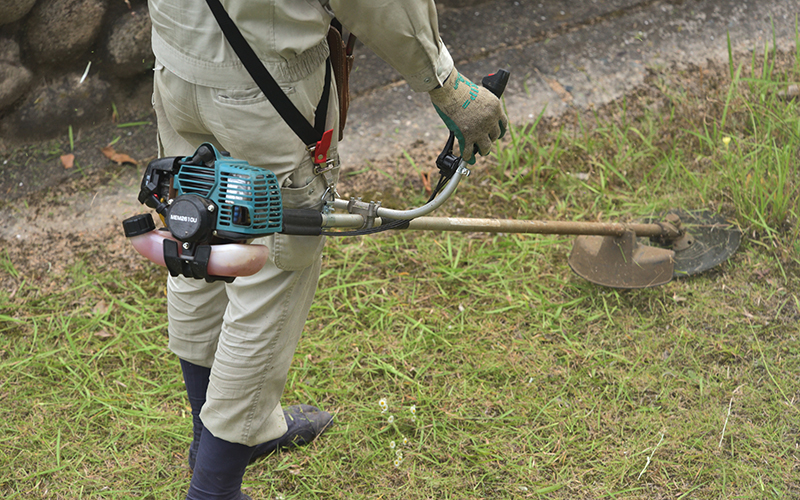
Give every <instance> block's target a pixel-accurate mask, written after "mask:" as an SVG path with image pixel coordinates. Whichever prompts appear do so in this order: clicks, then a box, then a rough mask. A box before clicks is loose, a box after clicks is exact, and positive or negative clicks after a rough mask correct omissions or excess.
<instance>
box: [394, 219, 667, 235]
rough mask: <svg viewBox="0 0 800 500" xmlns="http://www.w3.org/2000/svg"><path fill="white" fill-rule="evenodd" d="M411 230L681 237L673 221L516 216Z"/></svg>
mask: <svg viewBox="0 0 800 500" xmlns="http://www.w3.org/2000/svg"><path fill="white" fill-rule="evenodd" d="M408 229H418V230H425V231H460V232H484V233H535V234H572V235H595V236H621V235H622V234H623V233H624V232H625V231H626V230H628V231H633V232H634V233H636V235H637V236H666V237H678V236H679V235H680V232H679V231H678V230H677V229H676V228H675V227H674V226H673V225H672V224H620V223H606V222H571V221H535V220H514V219H470V218H461V217H419V218H417V219H414V220H412V221H411V222H410V223H409V225H408Z"/></svg>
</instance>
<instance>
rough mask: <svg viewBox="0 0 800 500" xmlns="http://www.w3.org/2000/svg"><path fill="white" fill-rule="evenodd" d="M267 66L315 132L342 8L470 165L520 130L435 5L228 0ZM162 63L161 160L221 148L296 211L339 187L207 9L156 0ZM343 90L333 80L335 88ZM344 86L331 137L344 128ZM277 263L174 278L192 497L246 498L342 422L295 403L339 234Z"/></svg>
mask: <svg viewBox="0 0 800 500" xmlns="http://www.w3.org/2000/svg"><path fill="white" fill-rule="evenodd" d="M222 5H223V6H224V8H225V10H226V11H227V12H228V14H229V15H230V17H231V19H232V20H233V21H234V23H235V24H236V25H237V26H238V28H239V30H240V31H241V32H242V34H243V35H244V37H245V39H246V40H247V42H248V43H249V44H250V46H251V47H252V48H253V49H254V51H255V52H256V54H257V56H258V58H259V59H260V60H261V62H262V63H263V64H264V66H265V67H266V69H267V70H268V71H269V72H270V74H271V75H272V76H273V78H274V79H275V80H276V81H277V82H278V83H279V84H280V86H281V89H282V90H283V92H284V93H285V94H286V95H287V96H288V97H289V98H290V100H291V101H292V103H293V104H294V105H295V107H297V109H298V110H300V111H301V112H302V114H303V115H304V116H305V117H306V118H307V119H308V120H309V122H311V123H313V121H314V114H315V111H316V107H317V105H318V103H319V102H320V98H321V96H322V93H323V86H324V82H325V73H326V60H327V58H328V54H329V49H328V45H327V42H326V35H327V33H328V27H329V25H330V22H331V19H332V17H333V13H335V15H336V18H337V19H338V20H339V21H340V22H341V23H342V25H343V26H345V27H346V28H347V29H348V30H349V31H350V32H352V33H354V34H355V35H357V36H358V37H359V39H360V40H361V41H362V42H363V43H364V44H365V45H366V46H367V47H369V48H370V49H372V50H373V51H374V52H375V53H376V54H377V55H379V56H380V57H381V58H383V59H384V60H385V61H387V62H388V63H389V64H390V65H391V66H392V67H394V68H395V69H396V70H397V71H398V72H399V73H401V74H402V75H403V77H404V78H405V80H406V81H407V82H408V84H409V85H410V86H411V88H412V89H413V90H414V91H416V92H428V93H429V94H430V96H431V101H432V103H433V104H434V105H435V107H436V111H437V112H438V113H439V115H440V116H441V117H442V119H443V120H444V121H445V123H446V125H447V127H448V128H449V129H450V130H452V131H453V132H455V134H456V136H457V137H458V139H459V145H460V148H461V153H462V155H463V156H464V158H465V159H467V160H469V159H471V158H472V156H473V150H474V149H475V148H476V146H477V150H478V151H479V152H480V153H481V154H486V153H488V151H489V149H490V148H491V145H492V143H493V141H495V140H496V139H498V138H499V137H500V136H501V135H502V134H503V132H504V130H505V127H506V126H507V119H506V117H505V115H504V113H503V111H502V108H501V105H500V102H499V100H498V99H497V97H495V96H494V95H492V94H491V93H490V92H489V91H487V90H486V89H484V88H482V87H477V86H475V85H474V84H472V82H470V81H469V80H467V79H465V78H464V77H463V76H461V75H459V73H458V72H457V71H456V69H455V68H454V65H453V60H452V58H451V56H450V54H449V52H448V51H447V48H446V47H445V46H444V44H443V43H442V41H441V39H440V38H439V30H438V25H437V23H438V20H437V14H436V7H435V5H434V2H433V1H432V0H330V1H325V0H249V1H243V0H223V1H222ZM149 11H150V16H151V19H152V25H153V31H152V46H153V52H154V53H155V56H156V61H157V62H156V65H155V69H154V72H155V76H154V92H153V105H154V108H155V112H156V116H157V121H158V154H159V156H160V157H165V156H190V155H192V154H193V153H194V151H195V150H196V149H197V147H198V146H199V145H200V144H202V143H204V142H209V143H211V144H213V145H214V146H215V147H217V148H218V149H219V150H224V151H228V152H230V155H231V156H232V157H234V158H240V159H243V160H246V161H247V162H249V163H250V164H251V165H253V166H257V167H261V168H265V169H268V170H271V171H272V172H274V173H275V174H276V176H277V178H278V181H279V182H280V185H281V194H282V197H283V202H284V207H285V208H315V209H320V208H321V207H322V204H323V200H322V193H324V192H325V191H326V190H327V189H328V188H330V187H331V179H333V181H334V182H335V180H336V178H338V171H339V160H338V155H337V153H336V149H337V139H338V134H333V135H334V137H333V142H332V144H331V147H330V149H329V151H328V158H329V159H333V167H334V168H333V170H332V171H331V172H330V173H329V175H328V176H323V175H315V174H314V164H313V160H312V158H311V156H310V153H309V151H308V149H307V148H306V145H305V144H304V143H303V142H302V141H301V140H300V139H299V138H298V137H297V136H296V135H295V133H294V132H293V131H292V130H291V129H290V128H289V126H287V124H286V123H285V122H284V121H283V119H282V118H281V117H280V116H279V115H278V114H277V112H276V111H275V109H274V108H273V106H272V105H271V104H270V102H269V100H268V99H267V98H266V97H265V96H264V95H263V93H262V92H261V91H260V90H259V88H258V87H257V85H256V84H255V83H254V81H253V79H252V78H251V76H250V75H249V73H248V72H247V70H246V69H245V68H244V66H243V65H242V63H241V61H240V60H239V58H238V57H237V56H236V54H235V53H234V52H233V50H232V49H231V47H230V45H229V44H228V42H227V40H226V39H225V37H224V35H223V33H222V31H221V30H220V28H219V26H218V25H217V22H216V20H215V18H214V17H213V16H212V15H211V12H210V10H209V6H208V5H207V4H206V3H205V2H202V1H192V2H189V1H186V0H149ZM332 85H333V84H332ZM335 96H336V92H335V91H333V92H331V99H330V101H329V106H328V110H327V117H328V124H327V128H330V129H333V130H337V129H338V120H339V115H338V102H337V99H336V97H335ZM254 243H256V244H262V245H267V246H268V248H269V251H270V258H269V261H268V262H267V264H266V266H265V267H264V268H263V269H262V270H261V271H259V272H258V273H256V274H255V275H253V276H247V277H239V278H236V280H235V281H234V282H233V283H224V282H213V283H207V282H205V281H203V280H195V279H190V278H184V277H182V276H181V277H170V278H168V283H167V292H168V293H167V295H168V314H169V347H170V349H171V350H172V351H173V352H174V353H175V354H176V355H177V356H178V358H179V359H180V364H181V368H182V371H183V376H184V381H185V384H186V390H187V393H188V396H189V402H190V404H191V407H192V416H193V427H194V439H193V441H192V443H191V446H190V448H189V457H188V460H189V466H190V467H191V468H192V470H193V474H192V480H191V484H190V485H189V490H188V494H187V498H188V499H192V500H200V499H202V500H205V499H246V498H249V497H248V496H247V495H245V494H243V493H242V492H241V483H242V477H243V475H244V471H245V467H246V466H247V464H248V463H250V462H251V461H252V460H253V459H255V458H256V457H258V456H262V455H264V454H268V453H271V452H272V451H274V450H276V449H278V448H283V447H289V446H294V445H301V444H305V443H308V442H310V441H312V440H313V439H314V438H316V437H317V436H318V435H319V434H321V433H322V432H323V431H324V430H325V429H326V428H327V427H328V426H329V425H330V424H331V420H332V418H331V415H330V414H328V413H326V412H324V411H321V410H319V409H317V408H314V407H312V406H307V405H298V406H292V407H288V408H283V407H282V406H281V404H280V397H281V393H282V392H283V388H284V384H285V382H286V377H287V372H288V370H289V365H290V363H291V360H292V356H293V354H294V351H295V348H296V346H297V342H298V340H299V338H300V333H301V331H302V329H303V324H304V323H305V321H306V318H307V316H308V312H309V309H310V307H311V301H312V299H313V296H314V291H315V289H316V286H317V281H318V279H319V273H320V265H321V253H322V248H323V245H324V237H316V236H292V235H284V234H274V235H270V236H268V237H264V238H259V239H257V240H256V241H254Z"/></svg>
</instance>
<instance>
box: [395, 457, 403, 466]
mask: <svg viewBox="0 0 800 500" xmlns="http://www.w3.org/2000/svg"><path fill="white" fill-rule="evenodd" d="M400 462H402V460H401V459H399V458H398V459H396V460H395V461H394V466H395V467H400Z"/></svg>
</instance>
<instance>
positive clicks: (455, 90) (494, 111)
mask: <svg viewBox="0 0 800 500" xmlns="http://www.w3.org/2000/svg"><path fill="white" fill-rule="evenodd" d="M429 94H430V96H431V102H432V103H433V106H434V108H436V112H437V113H439V116H440V117H441V118H442V120H443V121H444V123H445V125H447V128H448V129H450V130H451V131H452V132H453V133H454V134H455V136H456V139H458V145H459V147H460V148H461V157H462V158H463V159H464V161H466V162H467V163H469V164H473V163H475V156H474V154H473V153H474V151H475V146H477V149H478V151H479V152H480V154H481V155H485V154H488V153H489V150H490V149H491V148H492V143H493V142H494V141H496V140H497V139H499V138H501V137H503V135H504V134H505V133H506V128H507V127H508V117H506V114H505V113H504V112H503V107H502V106H501V105H500V99H498V98H497V97H496V96H495V95H494V94H492V93H491V92H489V91H488V90H487V89H485V88H483V87H479V86H477V85H475V84H474V83H472V82H471V81H469V80H468V79H467V78H464V76H463V75H461V74H460V73H459V72H458V71H456V69H455V68H453V72H452V73H450V76H448V77H447V80H445V82H444V83H443V84H442V86H441V87H439V88H437V89H433V90H432V91H430V92H429Z"/></svg>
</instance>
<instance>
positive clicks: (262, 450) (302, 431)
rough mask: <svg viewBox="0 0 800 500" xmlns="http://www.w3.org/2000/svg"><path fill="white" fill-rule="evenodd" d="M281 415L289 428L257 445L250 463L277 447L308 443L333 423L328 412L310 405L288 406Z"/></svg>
mask: <svg viewBox="0 0 800 500" xmlns="http://www.w3.org/2000/svg"><path fill="white" fill-rule="evenodd" d="M283 415H284V417H286V425H287V426H288V427H289V429H288V430H287V431H286V433H285V434H284V435H283V436H281V437H279V438H277V439H273V440H272V441H267V442H266V443H261V444H259V445H257V446H256V449H255V450H254V451H253V457H252V458H251V459H250V463H253V462H254V461H256V460H257V459H259V458H261V457H263V456H265V455H269V454H270V453H274V452H275V451H277V450H279V449H284V448H294V447H296V446H303V445H306V444H309V443H310V442H312V441H314V440H315V439H316V438H317V436H319V435H320V434H322V433H323V432H325V430H326V429H327V428H328V427H330V425H331V424H332V423H333V416H332V415H331V414H330V413H328V412H326V411H322V410H320V409H319V408H316V407H314V406H310V405H296V406H290V407H288V408H285V409H284V410H283Z"/></svg>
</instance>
